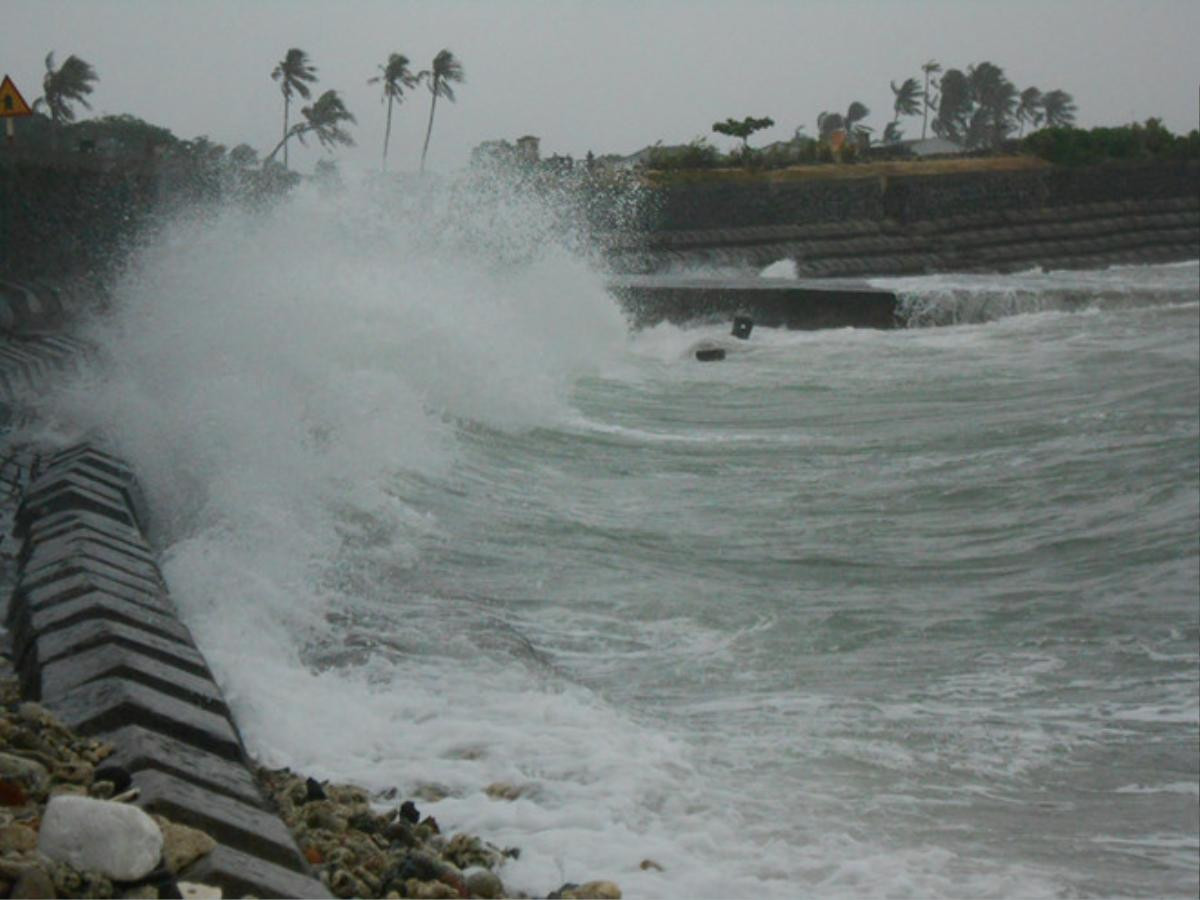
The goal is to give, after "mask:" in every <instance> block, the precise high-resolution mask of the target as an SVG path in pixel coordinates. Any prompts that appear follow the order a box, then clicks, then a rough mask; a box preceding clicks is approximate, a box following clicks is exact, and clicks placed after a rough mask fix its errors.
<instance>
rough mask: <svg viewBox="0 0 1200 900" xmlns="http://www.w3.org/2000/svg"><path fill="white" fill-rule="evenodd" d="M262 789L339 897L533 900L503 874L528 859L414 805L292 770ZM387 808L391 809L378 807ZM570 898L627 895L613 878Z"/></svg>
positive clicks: (266, 776) (277, 773)
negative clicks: (451, 829) (448, 830)
mask: <svg viewBox="0 0 1200 900" xmlns="http://www.w3.org/2000/svg"><path fill="white" fill-rule="evenodd" d="M257 775H258V779H259V784H260V785H261V786H262V788H263V790H264V792H266V793H267V795H268V796H269V797H270V798H271V800H272V801H273V802H274V804H275V805H276V808H277V809H278V812H279V814H280V816H281V817H282V818H283V820H284V822H285V823H286V824H287V825H288V827H289V828H291V829H292V833H293V834H294V835H295V837H296V841H297V843H298V844H299V845H300V849H301V851H302V852H303V853H304V856H305V858H306V859H307V860H308V861H309V863H311V864H312V866H313V868H314V869H315V871H316V872H317V873H318V875H319V876H320V878H321V880H322V881H323V882H324V883H325V885H326V886H327V887H328V888H329V889H330V890H331V891H332V892H333V894H334V895H335V896H338V897H421V898H458V897H486V898H493V897H525V896H527V895H526V894H511V893H509V892H508V891H507V890H506V888H505V886H504V884H503V882H502V881H501V879H500V877H499V875H498V874H497V870H498V869H499V868H500V867H501V866H502V865H503V864H504V862H505V861H507V860H509V859H515V858H516V857H517V856H519V855H520V850H519V849H517V848H501V847H497V846H495V845H494V844H490V843H488V842H486V841H483V840H481V839H480V838H478V837H474V836H472V835H467V834H454V835H451V836H449V837H447V836H446V835H444V834H443V833H442V831H441V828H440V827H439V825H438V823H437V821H436V820H435V819H434V818H433V817H432V816H422V815H421V813H420V811H419V810H418V809H417V807H416V805H415V804H414V803H413V802H412V801H411V800H406V801H405V802H403V803H401V804H399V805H395V804H394V802H393V801H394V800H395V797H394V796H392V797H380V798H375V802H372V798H371V797H369V796H368V794H367V792H366V791H365V790H364V789H362V788H360V787H355V786H354V785H346V784H331V783H329V782H319V781H317V780H315V779H313V778H305V777H304V776H303V775H297V774H296V773H294V772H292V771H290V770H288V769H266V768H260V769H258V770H257ZM379 807H383V809H384V810H385V811H383V812H379V811H377V809H378V808H379ZM549 896H550V897H554V898H562V900H584V898H597V900H609V898H619V897H620V896H621V890H620V888H618V887H617V885H615V884H613V883H612V882H610V881H591V882H587V883H585V884H566V885H563V886H562V887H561V888H559V889H558V890H557V891H554V892H553V893H551V894H550V895H549Z"/></svg>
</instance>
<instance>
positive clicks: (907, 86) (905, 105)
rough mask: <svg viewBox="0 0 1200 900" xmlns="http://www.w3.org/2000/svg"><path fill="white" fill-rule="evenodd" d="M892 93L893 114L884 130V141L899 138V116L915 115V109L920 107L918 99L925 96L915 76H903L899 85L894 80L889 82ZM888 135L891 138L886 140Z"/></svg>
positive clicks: (890, 141)
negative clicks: (893, 98)
mask: <svg viewBox="0 0 1200 900" xmlns="http://www.w3.org/2000/svg"><path fill="white" fill-rule="evenodd" d="M890 84H891V87H892V94H893V95H894V96H895V98H896V99H895V101H894V102H893V103H892V112H893V113H894V114H895V115H894V117H893V119H892V121H891V122H890V123H889V125H890V127H889V128H887V129H885V130H884V137H883V140H884V143H892V142H893V141H898V140H900V137H899V135H900V117H901V116H915V115H916V114H917V110H919V109H920V108H921V104H920V101H921V99H922V98H923V97H924V96H925V94H924V92H923V91H922V90H921V86H920V85H919V84H917V79H915V78H905V79H904V83H903V84H901V85H900V87H896V82H894V81H893V82H890ZM889 136H890V137H891V140H888V138H889Z"/></svg>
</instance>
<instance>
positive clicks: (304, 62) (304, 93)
mask: <svg viewBox="0 0 1200 900" xmlns="http://www.w3.org/2000/svg"><path fill="white" fill-rule="evenodd" d="M271 80H272V81H278V82H279V90H280V92H281V93H282V94H283V141H282V144H283V166H284V168H287V164H288V156H287V140H288V109H289V107H290V106H291V103H292V95H293V94H299V95H300V96H301V97H303V98H304V99H305V100H307V99H308V98H309V97H310V96H312V95H311V93H310V92H309V90H308V85H307V84H306V83H305V82H309V81H316V80H317V67H316V66H314V65H313V64H312V63H311V62H310V61H309V59H308V54H307V53H305V52H304V51H303V50H301V49H299V48H298V47H292V48H291V49H290V50H288V52H287V53H286V54H285V55H284V57H283V59H281V60H280V61H279V64H278V65H276V66H275V69H274V71H272V72H271ZM271 155H272V156H274V155H275V154H273V153H272V154H271Z"/></svg>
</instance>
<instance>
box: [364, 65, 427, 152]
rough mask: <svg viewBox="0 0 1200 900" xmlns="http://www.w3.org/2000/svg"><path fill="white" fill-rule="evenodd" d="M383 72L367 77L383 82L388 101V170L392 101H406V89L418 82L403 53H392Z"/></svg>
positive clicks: (385, 135) (385, 137)
mask: <svg viewBox="0 0 1200 900" xmlns="http://www.w3.org/2000/svg"><path fill="white" fill-rule="evenodd" d="M379 71H380V73H381V74H379V75H376V76H375V77H374V78H369V79H367V84H379V83H380V82H383V97H381V98H380V102H383V101H385V100H386V101H387V128H386V129H385V130H384V132H383V170H384V171H387V153H388V141H389V140H390V138H391V136H392V103H393V102H396V103H403V102H404V89H405V88H412V87H414V86H415V85H416V83H417V76H416V75H414V74H413V73H412V70H411V69H409V67H408V57H407V56H405V55H404V54H403V53H392V54H390V55H389V56H388V61H387V63H386V64H385V65H382V66H380V67H379Z"/></svg>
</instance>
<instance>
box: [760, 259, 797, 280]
mask: <svg viewBox="0 0 1200 900" xmlns="http://www.w3.org/2000/svg"><path fill="white" fill-rule="evenodd" d="M758 276H759V277H760V278H783V279H787V278H795V277H796V261H795V260H794V259H777V260H775V262H773V263H771V264H770V265H769V266H764V267H763V268H762V269H761V270H760V271H759V273H758Z"/></svg>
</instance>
